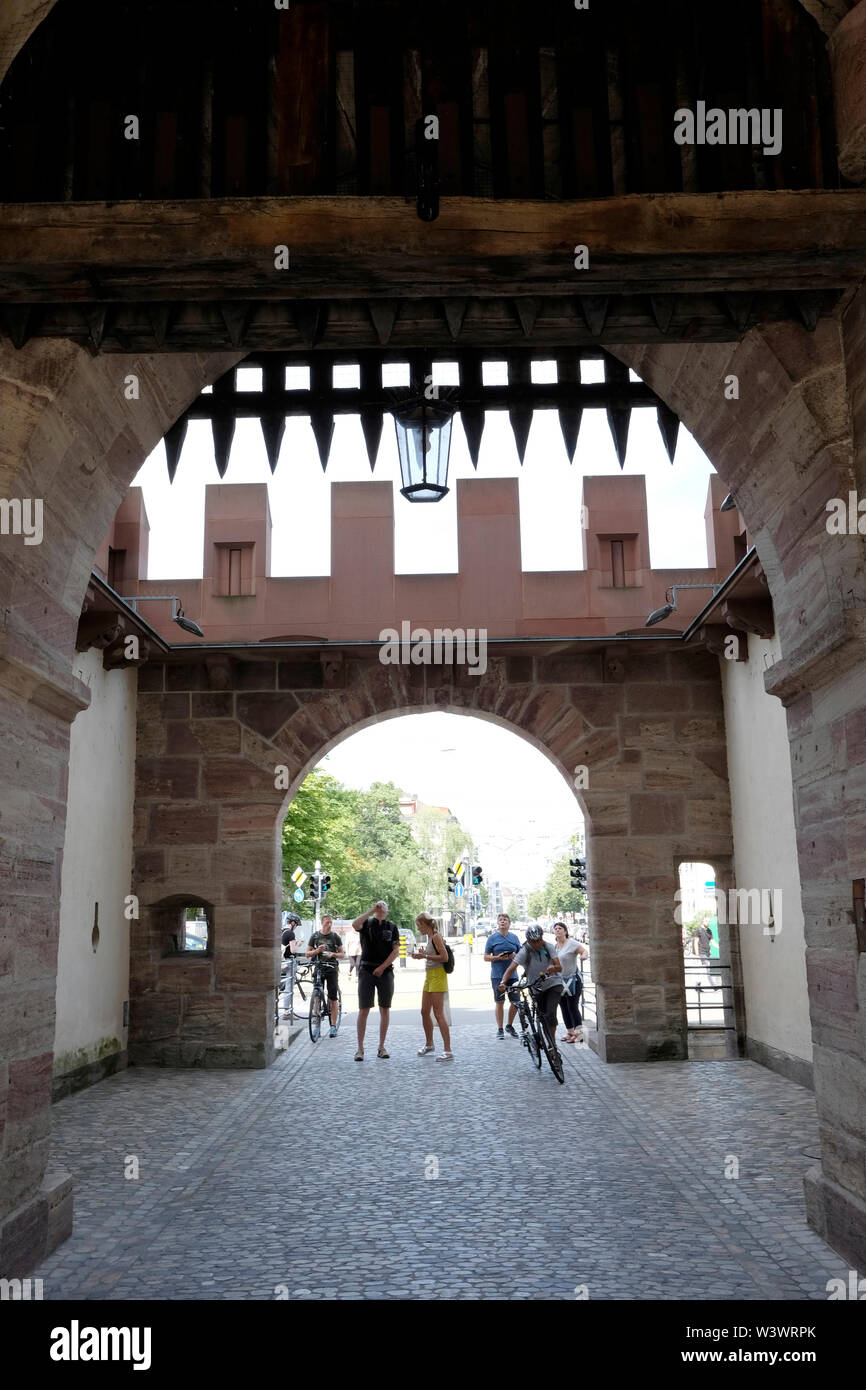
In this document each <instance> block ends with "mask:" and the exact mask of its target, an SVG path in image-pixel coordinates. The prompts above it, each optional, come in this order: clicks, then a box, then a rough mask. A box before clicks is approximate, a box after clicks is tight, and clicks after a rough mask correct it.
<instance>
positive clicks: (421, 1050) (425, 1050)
mask: <svg viewBox="0 0 866 1390" xmlns="http://www.w3.org/2000/svg"><path fill="white" fill-rule="evenodd" d="M435 1051H436V1049H435V1047H434V1046H433V1044H432V1043H431V1044H430V1046H429V1047H419V1048H418V1056H419V1057H426V1056H427V1053H428V1052H435Z"/></svg>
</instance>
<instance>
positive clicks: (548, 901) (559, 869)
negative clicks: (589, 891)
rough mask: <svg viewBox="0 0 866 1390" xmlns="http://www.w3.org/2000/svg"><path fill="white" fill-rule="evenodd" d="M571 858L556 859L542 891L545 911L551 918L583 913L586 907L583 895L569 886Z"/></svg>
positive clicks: (577, 889) (569, 856)
mask: <svg viewBox="0 0 866 1390" xmlns="http://www.w3.org/2000/svg"><path fill="white" fill-rule="evenodd" d="M571 857H572V856H571V855H569V854H564V855H563V856H562V858H561V859H557V861H556V863H555V864H554V866H553V868H552V869H551V871H550V875H549V877H548V880H547V883H546V884H545V886H544V889H543V892H544V897H545V910H546V911H547V912H548V913H549V914H550V916H552V917H561V916H562V915H563V914H564V913H566V912H583V910H584V908H585V907H586V897H585V895H584V894H583V893H581V891H580V889H579V888H572V886H571V868H570V865H569V862H568V861H569V858H571Z"/></svg>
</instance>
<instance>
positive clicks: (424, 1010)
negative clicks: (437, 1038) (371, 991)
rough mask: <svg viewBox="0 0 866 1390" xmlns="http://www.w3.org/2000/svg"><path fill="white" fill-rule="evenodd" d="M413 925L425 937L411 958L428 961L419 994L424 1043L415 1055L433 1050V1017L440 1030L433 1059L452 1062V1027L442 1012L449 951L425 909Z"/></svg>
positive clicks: (445, 999) (421, 1054)
mask: <svg viewBox="0 0 866 1390" xmlns="http://www.w3.org/2000/svg"><path fill="white" fill-rule="evenodd" d="M415 926H416V927H417V928H418V930H419V932H421V933H422V935H423V936H424V938H425V940H424V945H423V946H422V947H419V948H418V949H417V950H415V951H414V952H413V953H412V959H413V960H426V962H427V971H426V973H425V976H424V989H423V991H422V994H421V1024H422V1026H423V1028H424V1046H423V1047H420V1048H419V1049H418V1056H419V1057H426V1056H427V1055H428V1054H429V1053H431V1052H434V1051H435V1048H434V1046H433V1019H434V1018H435V1019H436V1023H437V1026H438V1028H439V1032H440V1033H441V1034H442V1049H443V1050H442V1052H441V1054H440V1055H439V1056H438V1057H437V1058H436V1061H437V1062H453V1060H454V1054H453V1052H452V1051H451V1030H450V1028H449V1027H448V1020H447V1017H446V1013H445V1006H446V1002H447V999H448V976H447V975H446V973H445V962H446V961H447V959H448V955H447V952H446V950H445V943H444V941H443V940H442V938H441V936H440V935H439V932H438V931H437V929H436V923H435V922H434V921H433V918H432V917H428V916H427V913H426V912H421V913H419V914H418V916H417V917H416V918H415Z"/></svg>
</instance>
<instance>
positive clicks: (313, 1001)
mask: <svg viewBox="0 0 866 1390" xmlns="http://www.w3.org/2000/svg"><path fill="white" fill-rule="evenodd" d="M326 1013H327V1005H326V1003H325V996H324V994H323V992H322V990H321V989H320V988H319V986H318V985H316V988H315V989H314V990H313V992H312V994H311V995H310V1017H309V1018H308V1019H307V1024H308V1026H309V1029H310V1037H311V1039H312V1040H313V1042H318V1040H319V1034H320V1033H321V1031H322V1016H323V1014H326Z"/></svg>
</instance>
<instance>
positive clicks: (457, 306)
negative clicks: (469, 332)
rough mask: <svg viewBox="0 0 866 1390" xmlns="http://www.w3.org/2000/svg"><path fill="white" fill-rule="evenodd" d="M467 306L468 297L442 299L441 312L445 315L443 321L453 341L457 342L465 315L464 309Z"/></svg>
mask: <svg viewBox="0 0 866 1390" xmlns="http://www.w3.org/2000/svg"><path fill="white" fill-rule="evenodd" d="M468 307H469V300H468V299H443V300H442V312H443V313H444V315H445V322H446V323H447V325H448V332H449V333H450V334H451V338H452V341H453V342H455V343H456V342H457V339H458V338H459V337H460V332H461V329H462V328H463V320H464V319H465V317H466V310H467V309H468Z"/></svg>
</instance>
